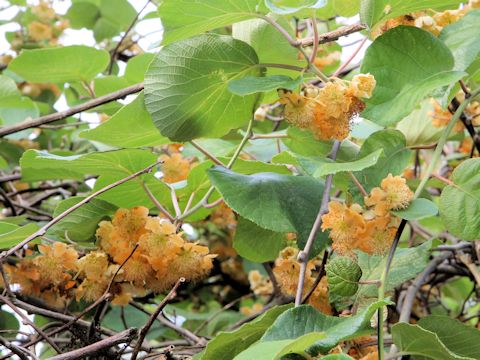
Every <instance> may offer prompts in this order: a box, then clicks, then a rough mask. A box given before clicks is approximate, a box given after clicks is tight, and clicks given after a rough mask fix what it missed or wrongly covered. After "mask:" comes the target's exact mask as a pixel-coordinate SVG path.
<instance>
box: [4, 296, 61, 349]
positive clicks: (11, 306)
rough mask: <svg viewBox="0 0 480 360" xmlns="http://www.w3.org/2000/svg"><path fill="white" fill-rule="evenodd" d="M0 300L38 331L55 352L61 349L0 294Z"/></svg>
mask: <svg viewBox="0 0 480 360" xmlns="http://www.w3.org/2000/svg"><path fill="white" fill-rule="evenodd" d="M0 301H1V302H3V303H4V304H6V305H7V306H8V307H9V308H11V309H12V310H13V311H14V312H15V314H17V315H18V316H20V317H21V318H22V320H23V322H24V323H25V324H28V325H30V326H31V327H32V328H34V329H35V331H36V332H37V333H39V334H40V335H41V336H43V338H44V339H45V341H46V342H48V344H49V345H50V346H51V347H52V348H53V349H54V350H55V351H56V352H57V353H59V354H60V353H61V352H62V351H61V350H60V348H59V347H58V346H57V344H55V343H54V342H53V341H52V339H50V338H49V337H48V335H47V334H45V332H44V331H43V330H42V329H40V328H39V327H38V326H37V325H35V323H33V322H32V321H31V320H30V319H29V318H28V317H27V316H26V315H25V314H24V313H23V312H21V311H20V310H19V309H18V307H16V306H15V305H14V304H13V303H12V302H11V301H10V300H9V299H8V298H7V297H5V296H3V295H0Z"/></svg>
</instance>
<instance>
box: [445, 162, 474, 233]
mask: <svg viewBox="0 0 480 360" xmlns="http://www.w3.org/2000/svg"><path fill="white" fill-rule="evenodd" d="M451 180H452V181H453V185H448V186H447V187H445V188H444V189H443V191H442V195H441V196H440V215H441V217H442V218H443V220H444V223H445V226H446V227H447V229H448V231H450V232H451V233H452V234H453V235H455V236H458V237H460V238H462V239H464V240H478V239H480V159H478V158H477V159H469V160H466V161H464V162H462V163H461V164H460V165H459V166H458V167H457V168H456V169H455V170H454V171H453V174H452V177H451Z"/></svg>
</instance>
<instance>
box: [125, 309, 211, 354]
mask: <svg viewBox="0 0 480 360" xmlns="http://www.w3.org/2000/svg"><path fill="white" fill-rule="evenodd" d="M129 304H130V305H132V306H133V307H134V308H135V309H137V310H140V311H141V312H143V313H144V314H146V315H149V316H151V315H152V314H151V313H150V312H149V311H147V310H145V309H144V308H143V306H142V305H140V304H138V303H137V302H135V301H130V302H129ZM157 321H158V322H159V323H160V324H162V325H164V326H166V327H168V328H170V329H172V330H173V331H175V332H176V333H177V334H179V335H180V336H182V337H183V338H184V339H185V340H187V341H189V342H190V343H193V344H201V345H205V344H206V342H205V340H204V339H203V338H201V337H199V336H197V335H195V334H194V333H192V332H191V331H190V330H188V329H185V328H182V327H180V326H178V325H176V324H174V323H172V322H171V321H169V320H168V319H166V318H164V317H163V316H159V317H157Z"/></svg>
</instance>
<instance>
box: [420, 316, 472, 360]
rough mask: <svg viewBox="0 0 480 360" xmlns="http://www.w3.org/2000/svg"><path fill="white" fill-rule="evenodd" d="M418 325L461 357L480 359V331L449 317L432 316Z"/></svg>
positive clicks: (423, 319) (422, 319)
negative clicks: (433, 334)
mask: <svg viewBox="0 0 480 360" xmlns="http://www.w3.org/2000/svg"><path fill="white" fill-rule="evenodd" d="M418 325H419V326H421V327H422V328H423V329H425V330H428V331H431V332H433V333H435V334H436V335H437V336H438V338H439V339H440V341H442V342H443V344H444V345H445V346H446V347H447V348H448V349H450V350H451V351H453V352H454V353H455V354H458V355H461V356H467V357H472V358H474V359H479V358H480V357H479V354H480V331H479V330H478V329H475V328H473V327H471V326H467V325H465V324H464V323H462V322H460V321H458V320H455V319H452V318H450V317H448V316H438V315H430V316H426V317H424V318H421V319H420V321H419V322H418Z"/></svg>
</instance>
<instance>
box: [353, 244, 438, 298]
mask: <svg viewBox="0 0 480 360" xmlns="http://www.w3.org/2000/svg"><path fill="white" fill-rule="evenodd" d="M431 247H432V241H427V242H425V243H423V244H422V245H420V246H417V247H412V248H405V249H398V250H397V251H396V252H395V256H394V258H393V261H392V265H391V268H390V272H389V273H388V281H387V284H386V286H385V291H387V292H388V291H392V290H393V289H394V288H395V287H396V286H398V285H399V284H401V283H403V282H405V281H408V280H410V279H413V278H414V277H415V276H417V275H418V274H419V273H420V272H421V271H423V270H424V269H425V266H426V265H427V262H428V258H429V255H430V248H431ZM357 255H358V265H360V268H361V269H362V273H363V275H362V278H361V281H362V282H364V281H369V280H380V278H381V276H382V273H383V270H384V268H385V260H386V257H383V256H371V255H368V254H365V253H363V252H361V251H359V252H357ZM377 295H378V288H377V286H376V285H375V284H371V285H370V284H368V285H367V284H365V285H362V286H361V287H360V289H359V290H358V293H357V295H356V299H357V301H362V300H364V299H365V298H376V297H377Z"/></svg>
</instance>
